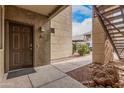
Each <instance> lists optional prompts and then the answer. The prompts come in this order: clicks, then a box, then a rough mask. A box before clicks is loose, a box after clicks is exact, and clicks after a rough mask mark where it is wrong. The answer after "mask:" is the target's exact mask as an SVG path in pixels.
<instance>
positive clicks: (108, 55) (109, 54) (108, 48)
mask: <svg viewBox="0 0 124 93" xmlns="http://www.w3.org/2000/svg"><path fill="white" fill-rule="evenodd" d="M112 60H113V47H112V45H111V43H110V41H109V40H106V41H105V60H104V63H105V64H106V63H108V62H109V61H112Z"/></svg>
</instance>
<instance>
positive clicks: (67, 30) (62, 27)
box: [51, 6, 72, 59]
mask: <svg viewBox="0 0 124 93" xmlns="http://www.w3.org/2000/svg"><path fill="white" fill-rule="evenodd" d="M71 12H72V7H71V6H68V7H67V8H66V9H64V10H63V11H62V12H60V13H59V14H58V15H56V16H55V17H54V18H53V19H52V20H51V27H52V28H54V29H55V33H51V59H58V58H64V57H69V56H72V21H71V14H72V13H71Z"/></svg>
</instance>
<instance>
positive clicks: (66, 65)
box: [0, 55, 91, 88]
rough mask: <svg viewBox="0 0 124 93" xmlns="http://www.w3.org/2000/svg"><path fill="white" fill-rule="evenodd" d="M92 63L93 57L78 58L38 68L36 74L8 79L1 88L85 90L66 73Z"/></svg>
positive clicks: (5, 76)
mask: <svg viewBox="0 0 124 93" xmlns="http://www.w3.org/2000/svg"><path fill="white" fill-rule="evenodd" d="M89 63H91V55H89V56H85V57H78V58H74V59H71V60H65V61H64V62H59V63H53V64H51V65H46V66H41V67H36V68H35V70H36V72H35V73H32V74H28V75H24V76H20V77H16V78H12V79H6V78H7V74H6V75H4V79H3V80H2V82H0V87H12V88H31V87H34V88H84V87H85V86H83V85H82V84H81V83H79V82H78V81H76V80H75V79H73V78H71V77H70V76H68V75H67V74H65V72H68V71H71V70H73V69H76V68H79V67H81V66H84V65H86V64H89Z"/></svg>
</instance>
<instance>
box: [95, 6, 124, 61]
mask: <svg viewBox="0 0 124 93" xmlns="http://www.w3.org/2000/svg"><path fill="white" fill-rule="evenodd" d="M94 10H95V14H94V15H95V16H97V17H98V19H99V21H100V23H101V25H102V26H103V29H104V31H105V33H106V35H107V36H108V39H109V40H110V42H111V44H112V46H113V48H114V51H115V52H116V54H117V56H118V58H119V59H120V60H124V6H123V5H122V6H121V5H108V6H107V5H98V6H94Z"/></svg>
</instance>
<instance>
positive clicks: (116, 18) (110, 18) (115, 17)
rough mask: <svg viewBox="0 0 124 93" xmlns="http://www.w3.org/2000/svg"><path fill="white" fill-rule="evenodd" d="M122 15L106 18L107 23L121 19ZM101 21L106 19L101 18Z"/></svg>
mask: <svg viewBox="0 0 124 93" xmlns="http://www.w3.org/2000/svg"><path fill="white" fill-rule="evenodd" d="M121 18H122V15H118V16H114V17H109V18H107V19H108V20H109V21H114V20H118V19H121ZM103 21H106V19H104V18H103Z"/></svg>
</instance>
